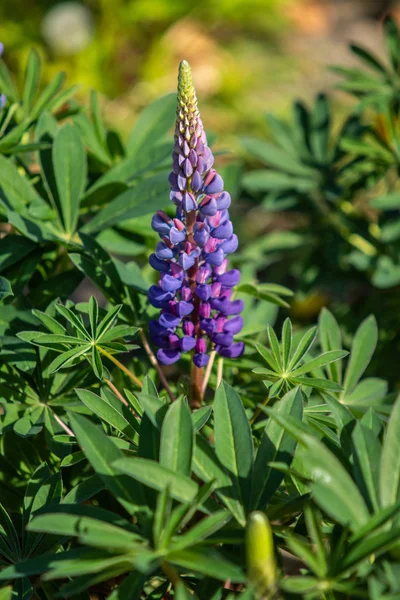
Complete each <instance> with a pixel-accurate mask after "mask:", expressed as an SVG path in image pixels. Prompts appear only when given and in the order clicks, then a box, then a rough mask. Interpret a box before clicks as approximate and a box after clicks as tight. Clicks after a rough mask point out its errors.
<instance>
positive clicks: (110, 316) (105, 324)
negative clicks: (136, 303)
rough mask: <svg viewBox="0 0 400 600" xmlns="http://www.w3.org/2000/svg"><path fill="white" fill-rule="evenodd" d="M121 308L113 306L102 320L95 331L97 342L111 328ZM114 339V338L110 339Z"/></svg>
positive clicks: (120, 306)
mask: <svg viewBox="0 0 400 600" xmlns="http://www.w3.org/2000/svg"><path fill="white" fill-rule="evenodd" d="M121 308H122V304H119V305H117V306H113V307H112V308H110V310H109V311H108V312H107V314H106V315H105V317H104V319H102V321H101V323H100V324H99V327H98V329H97V341H98V342H99V341H100V340H101V339H102V337H103V335H104V334H105V333H106V332H107V331H108V330H109V329H110V327H112V325H113V323H114V321H115V319H116V318H117V317H118V314H119V312H120V310H121ZM112 339H115V338H112Z"/></svg>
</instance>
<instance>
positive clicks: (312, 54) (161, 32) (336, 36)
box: [0, 0, 400, 147]
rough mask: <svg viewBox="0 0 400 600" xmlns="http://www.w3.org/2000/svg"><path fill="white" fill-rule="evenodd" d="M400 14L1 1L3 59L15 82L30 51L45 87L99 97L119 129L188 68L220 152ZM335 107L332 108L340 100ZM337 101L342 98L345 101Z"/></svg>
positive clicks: (373, 43) (300, 2)
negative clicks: (64, 85) (60, 78)
mask: <svg viewBox="0 0 400 600" xmlns="http://www.w3.org/2000/svg"><path fill="white" fill-rule="evenodd" d="M389 10H390V11H391V12H392V14H393V13H394V14H396V12H397V13H399V12H400V9H399V6H398V3H397V2H393V1H390V0H201V1H199V0H83V1H80V2H79V1H75V0H73V1H72V0H65V1H54V0H2V1H1V2H0V37H1V40H2V41H3V43H4V45H5V47H6V49H7V51H6V55H5V60H6V62H7V64H8V65H9V66H10V67H11V68H12V70H13V71H14V72H15V73H16V74H21V72H22V67H23V65H24V64H25V60H26V56H27V53H28V51H29V49H30V48H31V47H32V46H33V47H35V48H36V49H37V50H38V51H39V52H40V54H41V56H42V57H43V58H44V59H45V62H44V64H45V65H46V66H45V73H44V75H45V78H46V79H48V80H49V79H50V78H51V77H52V75H54V73H56V72H57V71H59V70H63V71H65V72H66V73H67V74H68V81H69V83H70V84H74V83H77V84H79V85H80V86H81V91H80V93H81V95H82V96H85V94H87V93H88V90H89V89H90V88H94V89H96V90H98V91H99V92H101V94H102V95H103V104H104V110H105V115H106V117H107V119H108V120H110V121H111V122H112V123H113V126H114V127H117V128H118V129H119V130H120V131H122V132H123V131H126V132H128V131H129V130H130V129H131V126H132V123H133V122H134V119H135V115H136V114H137V112H138V111H139V110H140V109H141V108H142V107H143V106H145V105H146V104H147V103H148V102H149V101H150V100H152V99H153V98H155V97H157V96H159V95H160V94H163V93H165V92H167V91H172V90H174V88H175V81H176V68H177V64H178V62H179V61H180V60H181V59H182V58H186V59H187V60H188V61H189V62H190V63H191V65H192V68H193V71H194V75H195V80H196V86H197V89H198V92H199V94H200V96H201V104H202V112H203V116H204V120H205V122H206V124H207V128H208V130H213V131H214V132H215V133H217V134H218V140H219V141H221V143H229V147H231V145H232V144H233V143H234V137H235V135H236V134H238V133H241V132H243V131H246V133H248V132H249V130H250V131H253V132H254V131H259V130H260V129H261V130H264V129H265V128H266V124H265V121H264V119H263V114H264V113H265V111H266V110H267V109H268V110H270V111H273V112H278V113H279V112H280V113H283V114H284V113H285V111H287V110H288V107H289V105H290V103H291V101H292V100H293V97H294V96H301V97H304V98H306V99H307V98H310V97H311V96H312V95H313V94H314V93H315V92H316V91H317V90H321V89H324V88H326V87H329V86H330V85H331V83H332V79H333V76H332V75H331V74H329V72H328V70H327V69H326V65H327V64H332V63H340V64H346V63H349V62H351V58H350V54H349V52H348V50H347V42H348V40H349V39H351V40H354V41H357V42H360V43H363V44H365V45H367V46H368V47H370V48H372V49H374V50H376V51H377V53H378V54H380V53H381V51H382V50H381V49H382V43H381V30H380V28H379V26H378V23H379V21H380V20H381V19H382V17H383V16H384V15H385V13H387V12H388V11H389ZM340 101H341V100H340V97H339V98H338V102H340ZM342 101H343V102H345V101H346V100H345V99H344V98H343V99H342Z"/></svg>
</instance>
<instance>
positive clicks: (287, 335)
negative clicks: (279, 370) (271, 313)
mask: <svg viewBox="0 0 400 600" xmlns="http://www.w3.org/2000/svg"><path fill="white" fill-rule="evenodd" d="M292 331H293V330H292V323H291V321H290V319H289V318H287V319H285V322H284V323H283V328H282V366H283V369H284V370H286V369H287V367H288V365H289V359H290V351H291V348H292Z"/></svg>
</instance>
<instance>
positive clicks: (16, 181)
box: [0, 155, 40, 213]
mask: <svg viewBox="0 0 400 600" xmlns="http://www.w3.org/2000/svg"><path fill="white" fill-rule="evenodd" d="M0 187H1V190H2V194H3V195H4V200H3V198H2V196H0V198H1V199H2V200H3V201H4V203H5V204H6V206H7V208H12V209H14V210H15V211H16V212H20V213H21V212H24V211H25V207H26V206H27V205H29V204H33V203H34V204H36V203H40V198H39V197H38V195H37V194H36V192H35V190H34V188H33V187H32V186H31V185H30V183H29V180H28V178H27V177H23V176H22V175H21V173H20V172H19V171H18V169H17V168H16V167H15V165H14V164H13V163H12V162H11V160H10V159H8V158H6V157H5V156H1V155H0Z"/></svg>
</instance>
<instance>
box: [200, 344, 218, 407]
mask: <svg viewBox="0 0 400 600" xmlns="http://www.w3.org/2000/svg"><path fill="white" fill-rule="evenodd" d="M215 356H216V351H215V350H213V351H212V352H211V353H210V360H209V361H208V365H207V368H206V370H205V373H204V379H203V386H202V388H201V399H202V400H203V398H204V394H205V393H206V389H207V384H208V380H209V379H210V375H211V371H212V368H213V364H214V360H215Z"/></svg>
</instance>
